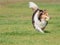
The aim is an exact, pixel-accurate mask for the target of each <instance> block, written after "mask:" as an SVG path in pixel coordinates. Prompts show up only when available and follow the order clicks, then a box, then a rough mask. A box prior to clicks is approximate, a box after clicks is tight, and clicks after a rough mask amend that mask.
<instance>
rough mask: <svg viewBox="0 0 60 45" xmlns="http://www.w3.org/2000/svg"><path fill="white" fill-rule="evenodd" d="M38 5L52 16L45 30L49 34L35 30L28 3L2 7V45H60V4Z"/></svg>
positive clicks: (0, 16)
mask: <svg viewBox="0 0 60 45" xmlns="http://www.w3.org/2000/svg"><path fill="white" fill-rule="evenodd" d="M37 4H38V6H39V7H40V9H47V10H48V13H49V15H50V16H51V19H50V21H49V24H48V25H47V27H46V29H45V30H46V31H47V32H48V33H45V34H42V33H40V32H37V31H36V30H35V29H34V28H33V26H32V23H31V16H32V13H33V12H32V10H31V9H29V7H28V2H25V3H19V2H17V3H13V4H6V5H1V7H0V45H60V4H50V3H44V4H43V3H39V2H37Z"/></svg>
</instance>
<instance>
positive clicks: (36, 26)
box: [35, 24, 44, 33]
mask: <svg viewBox="0 0 60 45" xmlns="http://www.w3.org/2000/svg"><path fill="white" fill-rule="evenodd" d="M35 28H36V29H37V30H38V31H39V32H41V33H44V31H43V30H42V29H41V28H40V26H39V25H37V24H35Z"/></svg>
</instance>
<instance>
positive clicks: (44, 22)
mask: <svg viewBox="0 0 60 45" xmlns="http://www.w3.org/2000/svg"><path fill="white" fill-rule="evenodd" d="M38 15H39V11H37V12H36V14H35V16H34V22H35V23H34V24H35V26H36V25H38V26H39V27H40V28H43V27H45V25H46V21H45V20H43V19H42V20H41V21H40V20H38Z"/></svg>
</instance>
